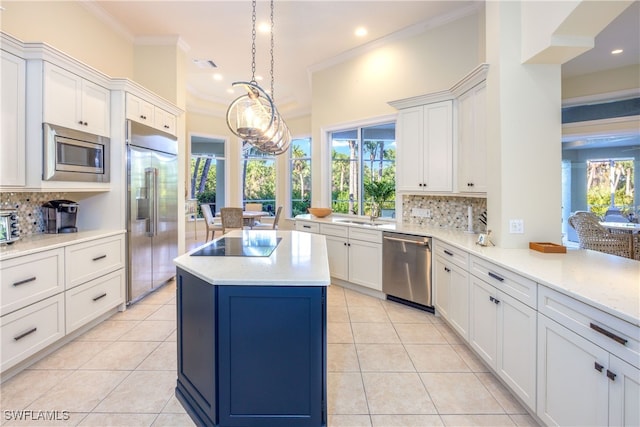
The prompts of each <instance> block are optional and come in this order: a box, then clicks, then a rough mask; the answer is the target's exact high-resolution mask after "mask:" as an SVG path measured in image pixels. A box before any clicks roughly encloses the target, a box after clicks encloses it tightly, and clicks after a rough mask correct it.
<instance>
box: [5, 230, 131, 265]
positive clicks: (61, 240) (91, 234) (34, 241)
mask: <svg viewBox="0 0 640 427" xmlns="http://www.w3.org/2000/svg"><path fill="white" fill-rule="evenodd" d="M126 232H127V231H126V230H124V229H122V230H86V231H78V232H77V233H68V234H34V235H31V236H28V237H24V238H22V239H20V240H18V241H17V242H15V243H13V244H12V245H6V246H3V247H2V248H0V261H7V260H10V259H13V258H18V257H22V256H26V255H32V254H36V253H39V252H44V251H48V250H52V249H57V248H63V247H65V246H69V245H75V244H78V243H84V242H88V241H91V240H95V239H101V238H105V237H111V236H117V235H120V234H126Z"/></svg>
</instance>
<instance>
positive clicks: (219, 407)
mask: <svg viewBox="0 0 640 427" xmlns="http://www.w3.org/2000/svg"><path fill="white" fill-rule="evenodd" d="M325 301H326V288H325V287H316V286H302V287H294V286H214V285H211V284H209V283H207V282H205V281H203V280H202V279H200V278H198V277H196V276H194V275H192V274H190V273H188V272H186V271H183V270H182V269H178V275H177V309H178V317H177V346H178V382H177V387H176V396H177V398H178V400H179V401H180V402H181V403H182V405H183V406H184V407H185V409H186V411H187V413H188V414H189V415H190V416H191V418H192V419H193V420H194V422H195V423H196V424H197V425H207V426H218V425H219V426H244V427H250V426H260V427H269V426H272V427H287V426H291V427H294V426H295V427H304V426H314V427H315V426H322V425H326V304H325Z"/></svg>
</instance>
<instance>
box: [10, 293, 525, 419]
mask: <svg viewBox="0 0 640 427" xmlns="http://www.w3.org/2000/svg"><path fill="white" fill-rule="evenodd" d="M328 300H329V304H328V320H329V322H328V361H327V366H328V369H327V370H328V380H327V383H328V413H329V425H330V426H332V427H333V426H335V427H341V426H352V427H365V426H369V427H382V426H385V427H394V426H397V427H399V426H414V427H427V426H531V425H536V424H535V421H534V420H533V419H532V418H531V417H530V416H529V415H527V413H526V411H525V410H524V409H523V408H522V406H520V405H519V404H518V403H517V402H516V400H515V399H514V398H513V397H512V396H511V394H510V393H509V392H508V391H507V390H506V389H505V388H504V387H503V386H502V385H501V384H500V383H499V382H498V381H497V380H496V379H495V377H494V376H493V374H491V373H489V372H488V371H487V369H486V368H485V367H484V366H483V364H482V363H481V362H480V361H479V360H478V359H477V358H476V357H475V356H474V355H473V354H472V352H471V351H470V350H469V349H468V348H467V347H466V346H465V345H464V344H462V342H460V341H459V340H458V338H457V336H456V335H455V334H454V333H453V332H452V331H451V330H450V329H449V327H448V326H447V325H445V324H444V323H442V322H441V321H440V319H438V318H437V317H435V316H433V315H431V314H428V313H425V312H422V311H420V310H416V309H413V308H410V307H406V306H404V305H400V304H397V303H393V302H389V301H382V300H379V299H376V298H372V297H368V296H365V295H362V294H359V293H356V292H354V291H351V290H348V289H344V288H341V287H338V286H331V287H330V288H329V299H328ZM175 367H176V333H175V284H174V283H170V284H168V285H167V286H165V287H163V288H161V289H159V290H158V291H156V292H154V293H153V294H151V295H149V296H148V297H147V298H145V299H143V300H142V301H140V302H138V303H137V304H135V305H134V306H132V307H130V308H129V309H128V310H127V311H125V312H123V313H117V314H115V315H114V316H112V317H111V318H109V319H108V320H106V321H104V322H102V323H101V324H100V325H98V326H96V327H95V328H93V329H92V330H90V331H88V332H87V333H85V334H84V335H82V336H80V337H79V338H77V339H76V340H74V341H72V342H71V343H69V344H67V345H66V346H64V347H62V348H61V349H59V350H58V351H56V352H55V353H53V354H51V355H49V356H47V357H46V358H44V359H42V360H41V361H39V362H38V363H36V364H35V365H32V366H31V367H30V368H29V369H26V370H24V371H23V372H21V373H20V374H18V375H17V376H15V377H13V378H11V379H9V380H8V381H6V382H5V383H3V384H2V385H1V386H0V392H1V400H0V401H1V407H2V420H0V424H1V425H2V426H14V425H23V426H24V425H28V426H49V425H78V426H127V427H129V426H192V425H193V423H192V422H191V420H190V419H189V417H188V416H187V415H186V414H185V412H184V410H183V409H182V407H181V405H180V404H179V403H178V401H177V400H176V399H175V397H174V390H173V389H174V387H175V382H176V374H175V369H176V368H175ZM24 409H26V410H32V411H34V412H35V411H53V410H58V411H69V419H68V420H65V421H60V422H57V423H55V422H54V423H52V422H45V421H33V420H31V421H23V422H19V421H16V420H14V419H8V417H7V413H6V412H5V411H7V410H9V411H10V410H24ZM9 418H10V417H9Z"/></svg>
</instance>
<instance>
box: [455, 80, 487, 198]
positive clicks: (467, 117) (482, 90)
mask: <svg viewBox="0 0 640 427" xmlns="http://www.w3.org/2000/svg"><path fill="white" fill-rule="evenodd" d="M486 110H487V107H486V84H485V82H482V83H480V84H478V85H477V86H475V87H473V88H471V89H470V90H469V91H467V92H465V93H464V94H462V95H461V96H460V97H459V98H458V136H457V139H458V179H457V181H458V191H459V192H465V193H486V191H487V143H486Z"/></svg>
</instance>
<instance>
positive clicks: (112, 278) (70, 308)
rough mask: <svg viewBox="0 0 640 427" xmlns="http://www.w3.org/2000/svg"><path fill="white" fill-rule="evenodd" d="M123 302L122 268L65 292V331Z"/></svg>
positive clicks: (70, 330)
mask: <svg viewBox="0 0 640 427" xmlns="http://www.w3.org/2000/svg"><path fill="white" fill-rule="evenodd" d="M123 302H124V269H121V270H118V271H114V272H113V273H109V274H107V275H106V276H103V277H100V278H98V279H94V280H92V281H90V282H88V283H85V284H84V285H80V286H77V287H75V288H73V289H71V290H68V291H67V292H65V304H66V305H65V307H66V323H67V333H69V332H72V331H74V330H76V329H78V328H79V327H80V326H82V325H84V324H85V323H88V322H90V321H91V320H93V319H95V318H96V317H98V316H100V315H101V314H103V313H106V312H107V311H109V310H110V309H112V308H113V307H115V306H117V305H118V304H122V303H123Z"/></svg>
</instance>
